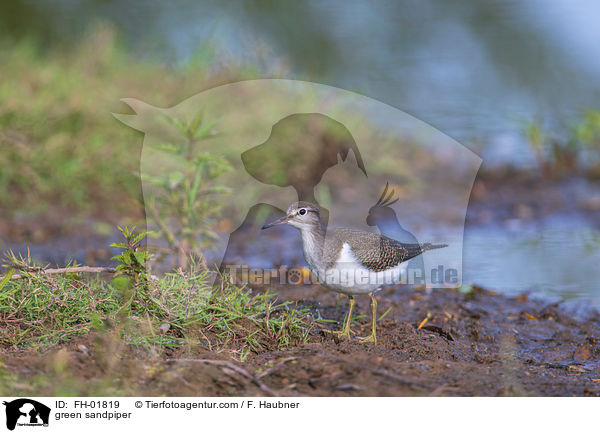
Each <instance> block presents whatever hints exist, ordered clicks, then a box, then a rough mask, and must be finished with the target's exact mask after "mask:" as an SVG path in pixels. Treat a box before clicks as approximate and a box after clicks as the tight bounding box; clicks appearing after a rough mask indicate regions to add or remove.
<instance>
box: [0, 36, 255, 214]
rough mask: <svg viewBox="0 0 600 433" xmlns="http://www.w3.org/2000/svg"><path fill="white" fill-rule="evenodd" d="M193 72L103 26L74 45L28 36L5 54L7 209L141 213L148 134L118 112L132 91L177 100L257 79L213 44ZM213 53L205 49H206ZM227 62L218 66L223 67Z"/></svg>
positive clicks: (2, 200) (2, 164)
mask: <svg viewBox="0 0 600 433" xmlns="http://www.w3.org/2000/svg"><path fill="white" fill-rule="evenodd" d="M199 51H201V52H202V53H201V52H199V53H198V55H197V56H195V57H194V58H193V59H192V60H190V63H189V65H188V66H187V67H186V68H183V69H171V68H169V66H167V65H165V64H163V63H159V62H158V61H152V60H147V59H146V60H142V59H140V58H135V59H134V57H133V55H132V54H128V53H126V51H125V49H124V48H123V47H122V45H121V44H120V43H119V40H118V38H117V36H116V33H115V31H114V29H113V28H112V27H110V26H108V25H98V26H96V27H94V28H93V30H91V31H90V32H88V33H87V36H86V37H84V38H82V40H80V41H79V42H78V43H77V44H76V46H73V47H70V48H69V49H68V50H65V49H60V48H53V49H42V48H41V45H40V44H39V43H36V42H34V41H33V39H23V40H21V41H20V42H18V43H16V44H12V45H5V46H4V47H3V49H2V50H0V77H2V80H1V81H0V149H1V152H0V212H2V213H3V214H5V215H14V214H19V215H24V216H29V215H36V214H37V215H39V214H41V213H48V212H54V211H56V212H58V213H59V214H61V215H64V214H66V212H65V211H69V212H71V213H73V214H77V215H79V216H81V215H94V216H109V217H110V216H115V215H116V216H123V215H130V216H136V217H139V216H140V215H141V214H142V205H141V203H140V202H139V199H140V196H141V186H140V179H139V160H140V152H141V145H142V136H141V134H140V133H139V132H136V131H134V130H131V129H129V128H126V127H124V126H123V125H122V124H121V123H120V122H119V121H117V120H116V119H114V118H113V117H112V116H111V114H110V113H111V112H123V111H126V110H127V109H126V108H124V107H125V106H124V105H123V104H122V103H120V102H119V100H120V99H121V98H123V97H125V96H128V97H137V98H140V99H144V100H148V101H149V102H151V103H153V104H156V105H159V106H170V105H174V104H176V103H178V102H180V101H181V100H182V99H184V98H186V97H189V96H190V95H192V94H194V93H197V92H199V91H201V90H203V89H206V88H210V87H213V86H215V85H218V84H221V83H223V82H230V81H235V80H240V79H245V78H253V77H255V76H256V70H253V69H252V68H245V67H243V66H241V65H236V64H233V63H231V64H229V65H228V66H224V65H222V64H221V62H220V60H219V59H217V58H216V57H215V56H217V54H216V53H215V52H214V51H213V50H212V49H211V48H210V47H208V46H202V47H200V48H199ZM200 54H203V55H200ZM216 64H219V65H221V66H220V67H219V68H218V70H215V67H214V65H216Z"/></svg>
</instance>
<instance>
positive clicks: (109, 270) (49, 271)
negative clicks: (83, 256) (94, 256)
mask: <svg viewBox="0 0 600 433" xmlns="http://www.w3.org/2000/svg"><path fill="white" fill-rule="evenodd" d="M80 272H85V273H100V272H107V273H111V274H114V273H115V272H117V270H116V269H114V268H103V267H93V266H77V267H72V268H58V269H42V270H35V271H29V272H27V273H25V274H14V275H13V276H12V277H10V279H11V280H21V279H23V278H29V276H30V275H31V274H36V275H39V274H42V275H54V274H75V273H80Z"/></svg>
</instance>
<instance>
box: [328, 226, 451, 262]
mask: <svg viewBox="0 0 600 433" xmlns="http://www.w3.org/2000/svg"><path fill="white" fill-rule="evenodd" d="M344 243H347V244H348V245H349V246H350V248H351V249H352V252H353V254H354V256H355V257H356V258H357V259H358V261H359V262H360V263H361V264H362V265H363V266H365V267H366V268H368V269H370V270H371V271H374V272H380V271H385V270H386V269H390V268H393V267H395V266H397V265H398V264H400V263H402V262H405V261H407V260H410V259H412V258H413V257H416V256H418V255H419V254H421V253H423V252H424V251H427V250H432V249H436V248H443V247H445V246H446V245H432V244H423V245H419V244H403V243H401V242H398V241H396V240H394V239H390V238H388V237H386V236H382V235H377V234H374V233H368V232H362V231H357V230H351V229H345V228H338V229H333V230H330V231H328V232H327V236H326V240H325V246H324V249H323V259H324V261H325V263H326V265H327V267H332V266H333V265H334V263H335V262H336V261H337V259H338V258H339V255H340V251H341V249H342V246H343V245H344Z"/></svg>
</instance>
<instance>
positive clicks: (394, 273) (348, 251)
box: [309, 243, 408, 295]
mask: <svg viewBox="0 0 600 433" xmlns="http://www.w3.org/2000/svg"><path fill="white" fill-rule="evenodd" d="M309 266H311V268H312V267H313V265H311V263H309ZM407 266H408V262H404V263H400V264H399V265H398V266H395V267H393V268H390V269H386V270H385V271H380V272H375V271H372V270H370V269H368V268H367V267H365V266H364V265H363V264H362V263H361V262H360V261H359V260H358V259H357V258H356V256H355V255H354V253H353V252H352V248H351V247H350V245H349V244H348V243H344V244H343V246H342V248H341V250H340V253H339V256H338V259H337V260H336V262H335V264H334V265H333V266H332V267H331V268H329V269H322V268H321V269H311V270H312V271H313V273H315V274H318V275H317V278H318V280H319V282H320V283H321V284H322V285H324V286H325V287H327V288H329V289H331V290H334V291H336V292H341V293H346V294H356V295H358V294H365V293H372V292H374V291H376V290H377V289H379V288H380V287H381V286H384V285H393V284H397V283H399V282H400V281H402V280H403V278H404V277H405V275H406V268H407Z"/></svg>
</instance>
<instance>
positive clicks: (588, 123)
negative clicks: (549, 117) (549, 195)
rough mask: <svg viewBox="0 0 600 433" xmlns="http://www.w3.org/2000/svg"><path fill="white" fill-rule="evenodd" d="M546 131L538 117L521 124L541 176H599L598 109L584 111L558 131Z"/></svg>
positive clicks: (599, 113)
mask: <svg viewBox="0 0 600 433" xmlns="http://www.w3.org/2000/svg"><path fill="white" fill-rule="evenodd" d="M555 129H556V128H554V130H550V128H547V127H546V126H545V124H544V122H543V121H542V120H540V119H535V120H530V121H527V122H525V123H524V125H523V127H522V131H523V135H524V136H525V139H526V140H527V143H529V146H530V147H531V149H532V150H533V152H534V154H535V156H536V160H537V164H538V168H539V170H540V173H541V174H542V175H543V176H545V177H555V178H556V177H566V176H574V175H578V176H587V177H591V178H597V177H600V111H598V110H594V109H587V110H584V111H583V112H582V113H581V115H580V116H579V118H578V119H576V120H575V121H573V122H571V125H570V126H569V127H567V128H564V129H563V130H562V131H556V130H555Z"/></svg>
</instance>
